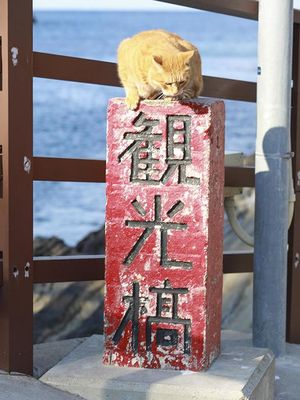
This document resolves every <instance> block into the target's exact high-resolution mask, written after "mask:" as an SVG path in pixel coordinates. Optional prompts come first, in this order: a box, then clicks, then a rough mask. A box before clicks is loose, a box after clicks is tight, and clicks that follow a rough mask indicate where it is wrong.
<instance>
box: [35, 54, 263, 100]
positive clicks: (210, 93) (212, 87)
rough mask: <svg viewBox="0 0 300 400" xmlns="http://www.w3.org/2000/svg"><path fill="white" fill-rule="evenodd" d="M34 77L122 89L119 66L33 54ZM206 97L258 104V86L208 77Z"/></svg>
mask: <svg viewBox="0 0 300 400" xmlns="http://www.w3.org/2000/svg"><path fill="white" fill-rule="evenodd" d="M33 71H34V76H35V77H38V78H48V79H59V80H65V81H72V82H81V83H91V84H99V85H109V86H120V82H119V78H118V74H117V66H116V64H115V63H110V62H106V61H97V60H87V59H84V58H75V57H67V56H60V55H57V54H45V53H37V52H34V53H33ZM202 95H203V96H204V97H218V98H222V99H228V100H239V101H249V102H255V101H256V83H254V82H246V81H240V80H234V79H226V78H215V77H211V76H204V91H203V93H202Z"/></svg>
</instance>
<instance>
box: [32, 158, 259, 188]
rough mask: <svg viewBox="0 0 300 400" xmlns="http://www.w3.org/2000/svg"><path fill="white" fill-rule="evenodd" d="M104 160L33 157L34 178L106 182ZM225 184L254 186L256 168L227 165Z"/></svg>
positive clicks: (41, 179) (40, 179)
mask: <svg viewBox="0 0 300 400" xmlns="http://www.w3.org/2000/svg"><path fill="white" fill-rule="evenodd" d="M105 165H106V163H105V161H104V160H82V159H73V158H52V157H34V158H33V179H34V180H36V181H60V182H93V183H103V182H105ZM225 186H231V187H254V186H255V178H254V168H252V167H225Z"/></svg>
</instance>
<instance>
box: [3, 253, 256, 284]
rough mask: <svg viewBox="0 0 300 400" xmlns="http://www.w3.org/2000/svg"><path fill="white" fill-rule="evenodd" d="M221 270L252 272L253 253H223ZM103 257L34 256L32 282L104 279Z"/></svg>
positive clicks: (226, 272) (226, 271) (225, 271)
mask: <svg viewBox="0 0 300 400" xmlns="http://www.w3.org/2000/svg"><path fill="white" fill-rule="evenodd" d="M223 264H224V265H223V272H224V273H225V274H228V273H236V272H252V264H253V254H252V253H247V252H234V253H224V256H223ZM0 265H1V261H0ZM104 269H105V257H104V256H103V255H102V256H61V257H34V259H33V281H34V283H54V282H79V281H96V280H104Z"/></svg>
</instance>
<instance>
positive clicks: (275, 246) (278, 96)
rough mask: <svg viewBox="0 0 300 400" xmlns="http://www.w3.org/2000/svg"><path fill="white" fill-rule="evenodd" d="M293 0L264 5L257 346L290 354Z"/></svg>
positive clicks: (266, 0) (260, 31) (262, 0)
mask: <svg viewBox="0 0 300 400" xmlns="http://www.w3.org/2000/svg"><path fill="white" fill-rule="evenodd" d="M292 29H293V1H292V0H260V1H259V23H258V66H259V67H258V78H257V139H256V154H255V174H256V175H255V176H256V179H255V186H256V202H255V249H254V299H253V342H254V345H256V346H259V347H268V348H270V349H271V350H272V351H273V352H274V353H275V355H276V356H278V355H280V354H283V353H284V352H285V334H286V331H285V327H286V289H287V288H286V286H287V231H288V208H289V205H288V201H289V193H290V190H291V179H290V175H289V165H290V158H291V153H290V151H291V150H290V109H291V72H292V71H291V70H292Z"/></svg>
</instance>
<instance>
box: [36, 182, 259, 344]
mask: <svg viewBox="0 0 300 400" xmlns="http://www.w3.org/2000/svg"><path fill="white" fill-rule="evenodd" d="M253 209H254V191H253V190H252V189H245V190H244V192H243V194H242V195H240V196H236V211H237V215H238V217H239V219H240V220H241V223H242V225H243V226H244V227H245V229H246V230H247V231H248V233H250V234H252V233H253V214H254V212H253ZM104 243H105V231H104V227H102V228H101V229H99V230H98V231H94V232H91V233H89V234H88V235H87V236H86V237H84V238H83V239H82V240H81V241H80V242H78V243H77V245H76V246H74V247H71V246H68V245H66V243H65V242H64V241H63V240H61V239H60V238H58V237H55V236H53V237H49V238H44V237H37V238H35V239H34V256H66V255H83V254H85V255H92V254H103V253H104ZM224 249H225V250H242V249H249V247H248V246H246V245H245V244H243V243H242V242H241V241H240V240H239V239H238V238H237V237H236V236H235V234H234V233H233V232H232V230H231V227H230V225H229V224H228V222H227V220H226V218H225V224H224ZM103 294H104V282H103V281H95V282H66V283H46V284H36V285H34V296H33V300H34V342H35V343H41V342H46V341H54V340H63V339H69V338H74V337H84V336H90V335H92V334H94V333H102V331H103V298H104V297H103ZM222 323H223V328H224V329H235V330H239V331H244V332H248V331H250V330H251V326H252V274H248V273H247V274H226V275H224V285H223V318H222Z"/></svg>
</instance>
